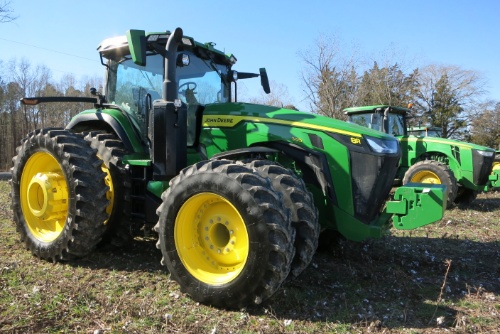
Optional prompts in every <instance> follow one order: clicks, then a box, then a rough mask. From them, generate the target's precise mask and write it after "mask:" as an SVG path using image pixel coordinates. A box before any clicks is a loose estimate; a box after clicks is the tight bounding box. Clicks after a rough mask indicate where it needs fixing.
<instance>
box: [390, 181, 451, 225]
mask: <svg viewBox="0 0 500 334" xmlns="http://www.w3.org/2000/svg"><path fill="white" fill-rule="evenodd" d="M446 202H447V192H446V186H444V185H437V184H436V185H431V184H426V185H424V184H418V183H408V184H407V185H405V186H402V187H399V188H398V189H397V190H396V193H395V194H394V200H392V201H389V202H387V207H386V212H387V213H390V214H393V218H392V221H393V225H394V227H395V228H397V229H399V230H412V229H415V228H418V227H421V226H424V225H427V224H430V223H433V222H435V221H438V220H440V219H442V218H443V214H444V210H445V209H446Z"/></svg>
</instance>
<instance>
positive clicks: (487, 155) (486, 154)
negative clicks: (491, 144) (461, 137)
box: [477, 150, 495, 158]
mask: <svg viewBox="0 0 500 334" xmlns="http://www.w3.org/2000/svg"><path fill="white" fill-rule="evenodd" d="M477 153H479V154H481V155H482V156H483V157H487V158H491V157H492V156H493V154H495V152H494V151H479V150H478V151H477Z"/></svg>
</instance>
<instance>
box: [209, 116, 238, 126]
mask: <svg viewBox="0 0 500 334" xmlns="http://www.w3.org/2000/svg"><path fill="white" fill-rule="evenodd" d="M205 122H206V123H229V124H233V119H232V118H222V117H217V118H207V119H206V120H205Z"/></svg>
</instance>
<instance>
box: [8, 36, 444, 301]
mask: <svg viewBox="0 0 500 334" xmlns="http://www.w3.org/2000/svg"><path fill="white" fill-rule="evenodd" d="M98 52H99V54H100V56H101V60H102V63H103V65H104V67H105V73H106V77H105V83H106V84H105V89H104V94H101V93H98V92H97V91H96V90H95V89H93V90H92V91H91V93H92V94H93V95H94V96H93V97H88V98H72V97H38V98H37V97H33V98H24V99H23V100H22V101H23V103H24V104H26V105H32V106H33V105H37V104H38V103H44V102H58V101H80V102H81V101H84V102H92V103H94V108H92V109H89V110H85V111H83V112H81V113H80V114H78V115H77V116H75V117H74V118H73V119H72V120H71V122H70V123H69V124H68V125H67V127H66V128H65V129H41V130H36V131H34V132H32V133H30V134H29V135H28V136H27V138H26V139H24V140H23V142H22V144H21V146H20V147H19V148H18V150H17V156H15V157H14V159H13V168H12V170H11V172H12V190H11V192H12V209H13V211H14V219H15V222H16V224H17V229H18V232H19V233H20V235H21V239H22V240H23V241H24V242H25V244H26V246H27V248H28V249H30V250H31V252H32V253H33V254H35V255H36V256H38V257H40V258H43V259H48V260H52V261H58V260H66V259H71V258H74V257H79V256H84V255H86V254H88V253H89V252H91V251H92V250H93V249H94V248H95V247H96V246H97V245H98V243H100V242H104V240H106V239H107V238H108V237H109V236H110V235H111V236H112V235H113V234H116V233H120V231H123V229H124V228H129V227H130V226H135V225H136V224H137V223H140V224H142V226H144V227H145V228H150V229H154V231H156V232H157V233H158V243H157V247H158V248H159V249H160V250H161V254H162V261H161V262H162V264H164V265H166V266H167V267H168V271H169V272H170V274H171V277H172V278H173V279H175V280H176V281H177V282H178V283H179V284H180V286H181V289H182V291H184V292H187V293H188V294H190V295H191V296H192V298H193V299H195V300H197V301H199V302H202V303H205V304H209V305H214V306H217V307H224V308H237V307H242V306H245V305H252V304H258V303H260V302H262V301H263V300H265V299H267V298H269V297H270V296H271V295H273V293H274V292H275V291H276V290H277V289H278V288H279V287H280V286H281V284H282V283H283V282H284V280H285V279H286V278H287V277H288V276H291V277H295V276H297V275H299V274H300V273H301V272H302V271H303V270H304V269H305V268H306V267H307V266H308V264H309V263H310V261H311V259H312V257H313V255H314V253H315V251H316V248H317V245H318V237H319V234H320V232H321V231H323V230H335V231H338V233H340V234H341V235H343V236H344V237H346V238H347V239H350V240H356V241H361V240H365V239H367V238H375V237H380V236H382V235H384V234H385V233H386V231H387V230H388V229H389V228H390V227H391V223H392V224H393V225H394V226H395V227H396V228H399V229H414V228H417V227H420V226H423V225H426V224H429V223H432V222H435V221H437V220H440V219H441V218H442V215H443V211H444V207H445V202H446V191H445V188H444V187H443V186H440V185H437V186H433V185H430V186H427V185H424V186H422V185H408V186H407V187H401V188H399V189H398V191H397V192H396V193H395V194H394V198H393V200H389V193H390V190H391V188H392V180H393V179H394V176H395V175H396V172H397V169H398V162H399V160H400V156H401V150H400V146H399V144H398V141H397V140H396V139H395V138H394V137H392V136H389V135H387V134H384V133H382V132H379V131H374V130H370V129H367V128H364V127H361V126H356V125H352V124H348V123H345V122H342V121H339V120H334V119H331V118H327V117H322V116H318V115H314V114H310V113H306V112H299V111H294V110H288V109H282V108H276V107H271V106H264V105H256V104H249V103H239V102H237V83H238V80H241V79H248V78H254V77H259V76H260V79H261V83H262V86H263V88H264V90H265V91H267V92H269V82H268V79H267V74H266V71H265V69H260V70H259V73H245V72H236V71H235V70H233V69H232V67H233V65H234V64H235V63H236V58H235V57H234V56H233V55H226V54H225V53H223V52H221V51H219V50H216V49H215V48H214V44H213V43H199V42H196V41H195V40H194V39H193V38H191V37H188V36H184V35H183V32H182V30H181V29H180V28H177V29H176V30H175V31H173V32H169V31H166V32H159V33H145V32H144V31H140V30H131V31H129V32H127V35H126V36H123V37H119V38H114V39H108V40H105V41H103V42H102V43H101V44H100V46H99V48H98ZM332 242H333V241H332Z"/></svg>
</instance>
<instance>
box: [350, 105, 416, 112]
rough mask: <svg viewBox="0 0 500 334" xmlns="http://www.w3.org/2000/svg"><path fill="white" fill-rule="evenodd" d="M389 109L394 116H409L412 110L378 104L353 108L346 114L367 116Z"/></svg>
mask: <svg viewBox="0 0 500 334" xmlns="http://www.w3.org/2000/svg"><path fill="white" fill-rule="evenodd" d="M387 108H390V112H392V113H394V114H407V113H409V112H410V109H408V108H403V107H395V106H390V105H387V104H377V105H373V106H362V107H351V108H346V109H344V113H345V114H347V115H349V114H366V113H370V112H372V113H373V112H379V111H383V110H385V109H387Z"/></svg>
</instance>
